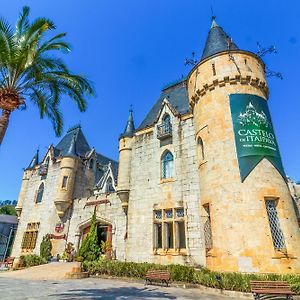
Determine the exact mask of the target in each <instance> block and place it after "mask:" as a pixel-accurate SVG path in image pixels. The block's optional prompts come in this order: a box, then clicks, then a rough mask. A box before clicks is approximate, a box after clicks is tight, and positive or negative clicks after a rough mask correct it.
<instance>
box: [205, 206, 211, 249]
mask: <svg viewBox="0 0 300 300" xmlns="http://www.w3.org/2000/svg"><path fill="white" fill-rule="evenodd" d="M203 208H204V212H205V222H204V242H205V249H206V252H207V251H209V250H210V249H212V247H213V241H212V231H211V218H210V207H209V204H206V205H203Z"/></svg>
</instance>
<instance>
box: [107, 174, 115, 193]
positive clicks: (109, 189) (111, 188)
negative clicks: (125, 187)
mask: <svg viewBox="0 0 300 300" xmlns="http://www.w3.org/2000/svg"><path fill="white" fill-rule="evenodd" d="M105 190H106V193H107V194H110V193H113V192H114V191H115V189H114V186H113V182H112V178H111V177H109V178H108V179H107V182H106V189H105Z"/></svg>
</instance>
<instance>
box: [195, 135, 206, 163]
mask: <svg viewBox="0 0 300 300" xmlns="http://www.w3.org/2000/svg"><path fill="white" fill-rule="evenodd" d="M197 144H198V145H197V146H198V155H199V159H200V160H201V161H203V160H204V159H205V155H204V145H203V140H202V139H201V137H199V138H198V143H197Z"/></svg>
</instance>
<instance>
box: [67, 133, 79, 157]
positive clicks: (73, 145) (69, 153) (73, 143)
mask: <svg viewBox="0 0 300 300" xmlns="http://www.w3.org/2000/svg"><path fill="white" fill-rule="evenodd" d="M76 139H77V134H76V133H74V134H73V137H72V141H71V143H70V147H69V149H68V151H67V153H66V155H65V156H77V153H76Z"/></svg>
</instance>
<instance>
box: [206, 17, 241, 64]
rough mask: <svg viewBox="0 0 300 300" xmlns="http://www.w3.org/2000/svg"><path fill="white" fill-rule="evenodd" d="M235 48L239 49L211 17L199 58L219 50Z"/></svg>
mask: <svg viewBox="0 0 300 300" xmlns="http://www.w3.org/2000/svg"><path fill="white" fill-rule="evenodd" d="M235 49H239V48H238V46H237V45H236V44H235V43H234V42H233V41H232V40H231V38H230V37H229V36H228V35H227V33H226V32H225V31H224V30H223V28H222V27H220V26H219V25H218V24H217V23H216V21H215V20H214V19H213V21H212V25H211V28H210V30H209V33H208V37H207V40H206V43H205V47H204V50H203V54H202V57H201V60H203V59H205V58H207V57H209V56H212V55H214V54H216V53H219V52H223V51H226V50H235Z"/></svg>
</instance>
